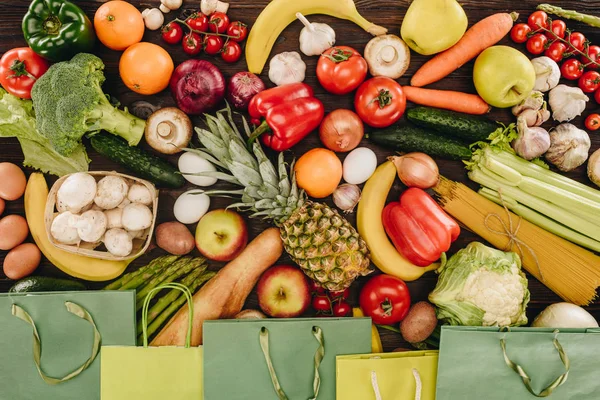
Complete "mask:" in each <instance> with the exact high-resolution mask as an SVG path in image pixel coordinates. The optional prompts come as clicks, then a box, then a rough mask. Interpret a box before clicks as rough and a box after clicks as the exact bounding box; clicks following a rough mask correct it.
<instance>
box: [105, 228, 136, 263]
mask: <svg viewBox="0 0 600 400" xmlns="http://www.w3.org/2000/svg"><path fill="white" fill-rule="evenodd" d="M104 246H105V247H106V250H108V252H109V253H110V254H112V255H114V256H117V257H125V256H128V255H129V254H131V250H133V240H132V239H131V236H129V233H127V231H125V230H123V229H119V228H114V229H109V230H107V231H106V233H105V234H104Z"/></svg>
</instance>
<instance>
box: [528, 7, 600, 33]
mask: <svg viewBox="0 0 600 400" xmlns="http://www.w3.org/2000/svg"><path fill="white" fill-rule="evenodd" d="M537 9H538V10H542V11H545V12H547V13H548V14H554V15H558V16H559V17H562V18H566V19H572V20H574V21H579V22H583V23H584V24H588V25H590V26H594V27H596V28H600V18H599V17H596V16H594V15H589V14H583V13H580V12H577V11H574V10H565V9H564V8H560V7H557V6H553V5H551V4H540V5H539V6H537Z"/></svg>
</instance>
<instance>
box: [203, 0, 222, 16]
mask: <svg viewBox="0 0 600 400" xmlns="http://www.w3.org/2000/svg"><path fill="white" fill-rule="evenodd" d="M227 10H229V3H225V2H222V1H219V0H202V1H201V2H200V11H202V14H204V15H211V14H212V13H214V12H222V13H223V14H227Z"/></svg>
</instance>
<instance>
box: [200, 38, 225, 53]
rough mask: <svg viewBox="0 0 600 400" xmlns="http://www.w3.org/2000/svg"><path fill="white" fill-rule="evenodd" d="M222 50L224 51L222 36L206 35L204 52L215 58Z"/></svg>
mask: <svg viewBox="0 0 600 400" xmlns="http://www.w3.org/2000/svg"><path fill="white" fill-rule="evenodd" d="M221 49H223V39H221V37H220V36H216V35H206V36H205V37H204V51H205V52H206V54H210V55H212V56H214V55H215V54H219V52H220V51H221Z"/></svg>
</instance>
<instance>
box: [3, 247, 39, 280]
mask: <svg viewBox="0 0 600 400" xmlns="http://www.w3.org/2000/svg"><path fill="white" fill-rule="evenodd" d="M41 260H42V253H41V252H40V249H38V247H37V246H36V245H35V244H33V243H23V244H20V245H18V246H17V247H15V248H14V249H12V250H11V251H9V252H8V254H7V255H6V258H5V259H4V275H6V276H7V277H8V278H10V279H14V280H17V279H22V278H25V277H26V276H29V275H31V274H32V273H33V271H35V269H36V268H37V267H38V265H40V261H41Z"/></svg>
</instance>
